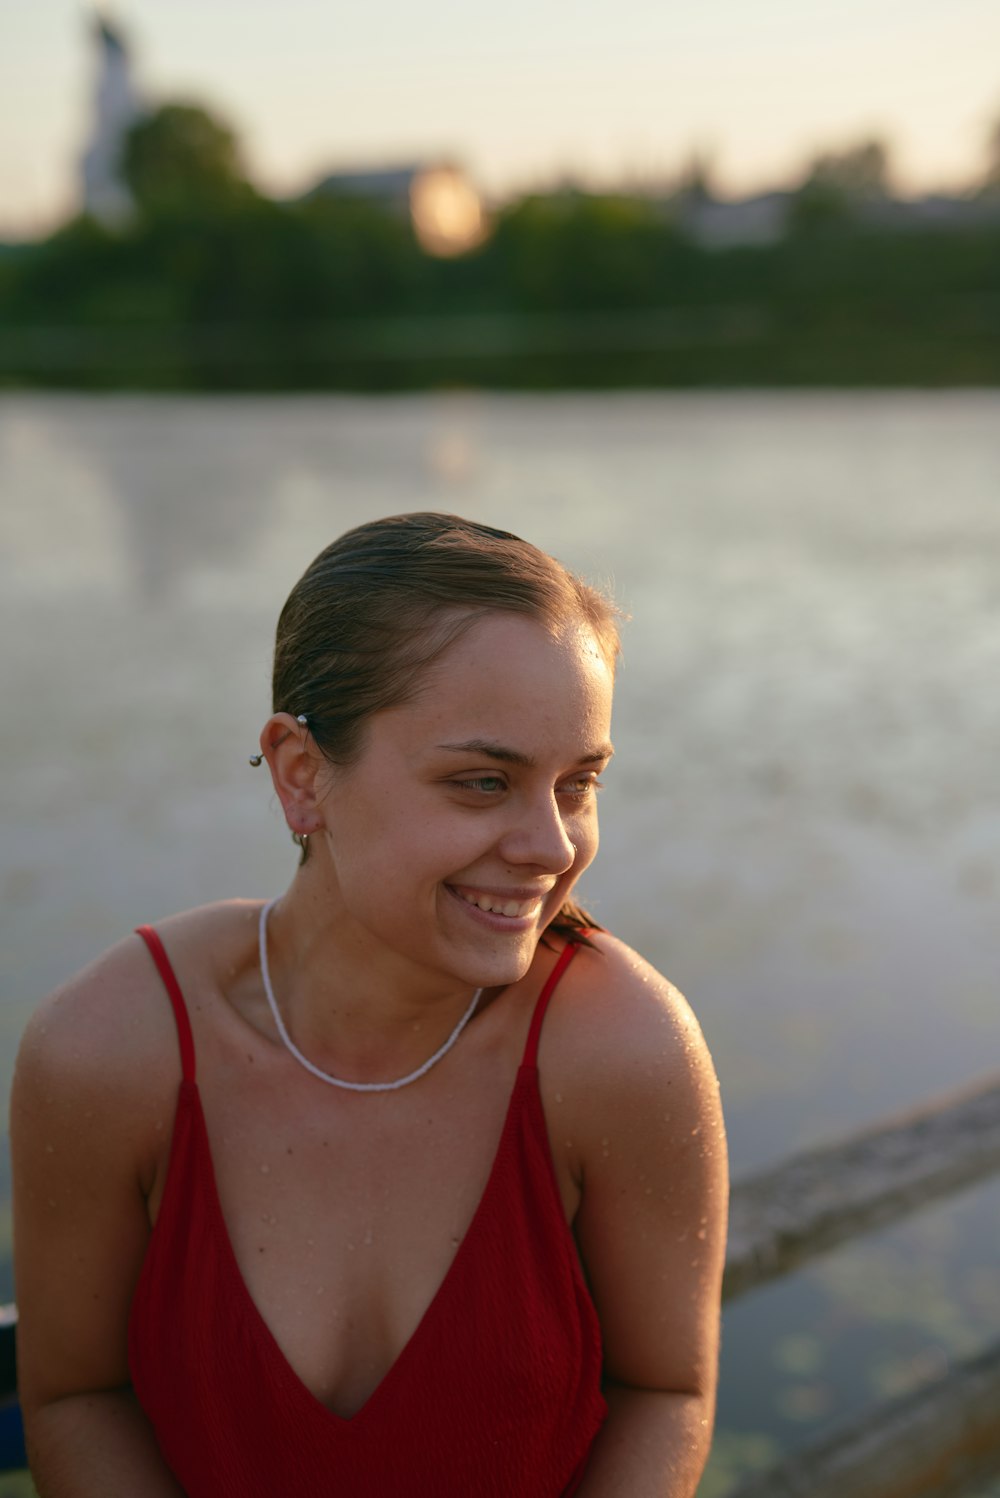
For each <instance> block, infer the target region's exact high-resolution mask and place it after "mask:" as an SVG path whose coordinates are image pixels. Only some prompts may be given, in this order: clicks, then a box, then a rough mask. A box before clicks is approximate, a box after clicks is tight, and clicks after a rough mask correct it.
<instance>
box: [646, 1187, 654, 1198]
mask: <svg viewBox="0 0 1000 1498" xmlns="http://www.w3.org/2000/svg"><path fill="white" fill-rule="evenodd" d="M652 1194H653V1188H652V1186H647V1187H646V1195H647V1196H652Z"/></svg>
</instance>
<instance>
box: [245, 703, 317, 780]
mask: <svg viewBox="0 0 1000 1498" xmlns="http://www.w3.org/2000/svg"><path fill="white" fill-rule="evenodd" d="M295 721H296V723H301V725H302V727H303V728H308V726H309V719H308V718H307V717H306V715H305V713H299V715H298V717H297V718H296V719H295ZM285 737H286V738H287V737H288V735H287V734H286V735H285ZM263 758H264V756H263V754H251V756H250V763H251V764H252V765H253V767H254V769H255V770H256V768H257V766H258V765H259V764H260V763H261V761H262V760H263Z"/></svg>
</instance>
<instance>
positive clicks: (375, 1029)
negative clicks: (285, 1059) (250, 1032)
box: [266, 869, 475, 1082]
mask: <svg viewBox="0 0 1000 1498" xmlns="http://www.w3.org/2000/svg"><path fill="white" fill-rule="evenodd" d="M305 873H306V870H304V869H300V870H299V872H298V873H297V875H296V878H295V880H294V881H293V884H292V886H291V888H290V890H289V891H288V892H287V893H286V894H285V895H284V896H282V897H281V899H280V900H279V901H277V902H275V904H274V905H273V906H272V908H271V910H270V912H269V915H268V918H267V923H266V943H267V945H266V955H267V963H268V969H269V974H270V981H271V987H272V992H273V995H274V999H275V1002H276V1005H277V1008H278V1012H279V1014H280V1016H281V1019H282V1021H283V1023H284V1026H285V1029H286V1031H287V1034H288V1038H289V1039H290V1040H291V1042H292V1044H293V1046H294V1047H295V1048H297V1049H298V1050H299V1051H301V1052H302V1053H303V1055H305V1056H306V1057H308V1059H309V1060H310V1061H311V1062H312V1063H313V1065H315V1066H316V1067H318V1068H319V1069H320V1070H322V1071H325V1072H329V1073H331V1074H333V1075H335V1076H337V1077H341V1078H342V1079H344V1080H347V1081H354V1082H372V1081H378V1082H381V1081H387V1080H393V1079H395V1078H397V1077H400V1076H405V1075H408V1074H409V1073H410V1072H411V1071H413V1070H415V1069H416V1068H418V1067H420V1066H421V1065H423V1064H424V1063H425V1062H426V1061H427V1060H428V1058H429V1057H431V1056H433V1055H434V1054H435V1052H436V1051H437V1050H438V1049H439V1047H440V1046H441V1045H442V1044H443V1043H444V1042H446V1041H447V1040H448V1038H449V1036H450V1035H451V1033H452V1031H453V1029H454V1027H455V1026H456V1024H457V1023H458V1022H459V1020H460V1019H461V1018H462V1016H463V1015H464V1014H465V1013H466V1011H467V1010H468V1009H469V1005H470V1001H471V999H472V997H473V994H474V992H475V989H474V987H473V986H472V985H470V984H468V983H463V982H462V981H461V980H456V979H455V978H454V977H453V976H450V975H447V974H441V973H433V972H428V971H427V970H425V969H422V968H420V967H418V966H416V965H415V964H414V963H412V962H411V961H410V960H409V959H408V958H406V957H405V956H403V955H402V954H400V953H397V952H395V951H393V950H392V949H390V948H387V947H385V946H384V944H382V943H379V942H377V941H375V940H374V939H372V938H371V935H370V933H366V932H359V931H358V930H357V929H356V928H355V923H353V922H352V921H351V919H350V917H349V915H347V913H346V911H344V910H343V909H340V908H338V901H337V900H336V899H329V898H327V897H325V893H321V892H320V891H318V890H317V889H316V888H315V887H313V886H314V881H307V880H306V879H304V878H303V875H304V874H305ZM366 938H367V939H366Z"/></svg>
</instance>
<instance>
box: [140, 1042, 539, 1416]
mask: <svg viewBox="0 0 1000 1498" xmlns="http://www.w3.org/2000/svg"><path fill="white" fill-rule="evenodd" d="M537 1080H538V1071H537V1068H536V1067H535V1066H529V1065H526V1064H525V1063H524V1062H523V1061H522V1063H521V1064H520V1065H519V1067H518V1069H517V1074H516V1076H515V1078H514V1085H513V1087H512V1088H511V1093H510V1098H509V1100H508V1103H507V1111H506V1113H505V1114H504V1120H503V1125H502V1127H501V1129H500V1134H499V1137H498V1139H497V1144H496V1149H495V1150H494V1153H493V1159H492V1161H491V1164H490V1169H489V1174H488V1176H487V1178H486V1184H485V1186H484V1187H483V1190H482V1195H481V1196H480V1198H479V1201H478V1203H477V1205H476V1209H475V1211H474V1212H473V1214H472V1217H471V1218H470V1220H469V1225H468V1227H467V1228H466V1230H465V1233H464V1234H463V1236H462V1241H461V1243H460V1244H459V1245H458V1248H457V1249H456V1250H455V1252H454V1254H453V1255H452V1258H451V1262H450V1264H449V1265H448V1267H447V1269H446V1270H445V1272H444V1276H443V1278H442V1279H441V1281H440V1283H439V1284H438V1286H437V1289H436V1290H435V1291H434V1293H433V1295H432V1296H431V1298H430V1300H429V1302H428V1303H427V1305H426V1307H425V1308H424V1310H423V1312H422V1313H421V1315H420V1318H419V1320H418V1321H417V1324H416V1326H415V1327H414V1328H413V1331H412V1332H411V1333H410V1335H409V1337H408V1338H407V1340H406V1341H405V1342H404V1344H403V1346H402V1347H401V1348H400V1350H399V1352H398V1353H397V1354H396V1357H395V1358H394V1359H393V1361H392V1362H391V1363H390V1365H389V1367H388V1368H387V1369H386V1371H385V1372H384V1373H383V1374H382V1377H381V1378H380V1379H379V1381H378V1383H377V1384H376V1385H375V1387H374V1388H373V1389H372V1391H371V1393H370V1394H369V1395H368V1397H367V1398H366V1399H365V1400H364V1402H363V1403H362V1404H361V1405H359V1406H358V1408H357V1409H356V1410H355V1411H354V1413H353V1415H340V1414H338V1413H337V1411H336V1410H333V1409H331V1408H330V1407H329V1405H326V1404H324V1403H323V1401H322V1400H321V1399H320V1398H319V1397H318V1396H317V1395H316V1394H314V1393H313V1391H312V1390H311V1389H310V1388H309V1386H308V1384H306V1383H305V1382H304V1381H303V1379H302V1378H301V1376H300V1375H299V1374H298V1373H297V1372H296V1371H295V1369H294V1368H293V1367H292V1364H291V1363H290V1362H289V1360H288V1357H287V1356H286V1354H285V1352H284V1350H283V1348H282V1347H281V1344H280V1343H279V1342H278V1339H277V1337H276V1336H275V1335H274V1332H272V1330H271V1328H270V1327H269V1326H268V1324H267V1322H266V1321H265V1319H264V1316H263V1313H262V1312H261V1310H260V1308H259V1307H258V1305H257V1302H256V1301H255V1300H254V1298H253V1296H252V1295H251V1294H250V1288H249V1286H248V1285H247V1282H246V1279H245V1278H244V1275H243V1270H242V1269H241V1267H240V1262H239V1259H238V1258H237V1257H236V1250H235V1248H234V1247H233V1241H232V1238H231V1237H230V1233H229V1225H228V1223H227V1222H226V1217H225V1213H224V1212H223V1210H222V1198H221V1197H220V1195H219V1186H218V1180H217V1178H216V1174H215V1161H214V1159H213V1157H212V1146H211V1141H210V1140H209V1137H208V1125H207V1123H206V1121H205V1113H204V1109H203V1108H202V1103H201V1093H200V1092H199V1090H198V1084H197V1082H195V1081H190V1080H185V1081H183V1082H182V1083H181V1094H182V1096H184V1095H185V1094H186V1096H187V1098H188V1099H189V1101H190V1104H191V1106H192V1107H193V1110H194V1115H195V1119H196V1123H197V1127H198V1129H199V1130H200V1133H201V1137H202V1143H203V1145H204V1150H205V1156H206V1159H207V1162H208V1172H207V1177H208V1185H209V1188H210V1190H209V1196H210V1204H211V1209H212V1211H213V1213H214V1216H215V1219H216V1227H217V1230H218V1238H219V1242H220V1244H221V1245H222V1248H223V1252H224V1254H225V1256H226V1258H227V1259H228V1261H229V1267H230V1269H231V1279H232V1281H233V1283H234V1284H235V1285H236V1287H237V1289H236V1293H237V1295H238V1296H239V1297H240V1299H241V1300H242V1301H243V1302H244V1305H245V1308H246V1311H247V1314H248V1318H249V1324H250V1325H251V1326H253V1327H254V1328H255V1329H256V1335H257V1338H258V1340H261V1339H262V1340H263V1342H264V1344H265V1346H267V1347H268V1349H269V1351H270V1353H271V1358H272V1365H273V1366H274V1367H275V1368H277V1369H280V1371H281V1376H282V1377H283V1378H284V1379H285V1381H286V1382H287V1383H288V1384H290V1385H291V1386H292V1387H293V1388H294V1389H295V1390H296V1391H297V1392H298V1393H299V1395H300V1397H305V1398H306V1399H307V1400H308V1401H309V1402H310V1403H311V1404H313V1405H315V1407H316V1409H317V1410H319V1411H320V1412H321V1413H322V1414H323V1415H324V1416H326V1417H327V1418H328V1419H329V1420H331V1421H333V1422H334V1424H336V1425H337V1426H340V1427H343V1428H347V1427H354V1428H357V1427H358V1425H359V1424H360V1423H361V1422H362V1421H363V1420H364V1419H365V1418H366V1417H367V1415H368V1412H369V1411H370V1410H371V1408H372V1406H373V1405H375V1404H381V1403H382V1402H383V1399H384V1397H385V1390H386V1388H387V1386H389V1385H390V1384H393V1383H395V1382H396V1381H397V1378H398V1370H399V1369H400V1367H401V1366H402V1365H403V1364H404V1363H405V1362H409V1361H412V1357H413V1355H414V1353H413V1349H414V1347H415V1345H416V1344H418V1343H419V1342H421V1341H423V1340H424V1338H425V1336H426V1335H427V1326H428V1323H429V1322H430V1321H431V1320H432V1319H433V1316H434V1312H435V1310H436V1309H437V1308H438V1307H439V1306H440V1304H441V1302H442V1300H444V1299H445V1297H446V1295H447V1294H448V1292H449V1289H450V1286H451V1285H452V1284H453V1283H454V1280H455V1277H456V1272H457V1269H458V1265H459V1263H460V1262H461V1261H463V1260H464V1259H465V1258H466V1257H467V1255H468V1251H469V1244H470V1242H472V1241H473V1239H475V1238H476V1237H478V1236H479V1232H480V1231H481V1223H482V1220H483V1218H484V1216H485V1215H486V1210H487V1208H488V1206H489V1203H490V1199H491V1198H492V1196H493V1195H494V1194H495V1190H496V1181H497V1177H498V1175H499V1173H500V1165H501V1162H502V1160H503V1157H504V1155H505V1148H504V1147H505V1145H506V1143H507V1136H508V1134H509V1133H511V1132H512V1129H513V1120H514V1117H515V1103H516V1102H517V1101H518V1098H519V1096H520V1093H521V1091H522V1088H523V1087H525V1086H528V1085H532V1084H533V1085H535V1086H536V1087H537ZM172 1155H173V1150H172V1149H171V1157H172ZM160 1216H162V1205H161V1213H160ZM159 1220H160V1217H159V1216H158V1217H157V1223H159ZM154 1232H155V1228H154Z"/></svg>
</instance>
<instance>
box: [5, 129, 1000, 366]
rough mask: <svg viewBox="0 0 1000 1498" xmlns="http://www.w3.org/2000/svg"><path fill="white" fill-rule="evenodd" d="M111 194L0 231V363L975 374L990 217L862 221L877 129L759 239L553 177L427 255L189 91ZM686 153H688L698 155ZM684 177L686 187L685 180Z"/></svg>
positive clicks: (983, 324)
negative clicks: (690, 230)
mask: <svg viewBox="0 0 1000 1498" xmlns="http://www.w3.org/2000/svg"><path fill="white" fill-rule="evenodd" d="M126 166H127V173H128V180H129V184H130V187H131V191H132V193H133V197H134V200H135V203H136V213H135V214H134V215H133V217H132V219H131V220H130V221H129V222H128V223H127V224H125V225H124V226H121V227H119V228H117V229H109V228H105V227H103V226H102V225H100V224H98V223H96V222H94V221H93V220H91V219H88V218H86V217H82V218H78V219H75V220H74V221H73V222H71V223H69V224H67V225H65V226H64V227H63V228H62V229H61V230H59V232H58V233H56V234H54V235H52V236H51V238H49V239H48V240H46V241H45V242H43V243H41V244H38V245H35V246H25V247H19V249H18V251H17V253H5V254H3V255H0V325H5V327H6V330H7V336H6V338H5V339H4V340H3V343H2V344H0V381H2V382H4V383H7V384H10V383H16V382H18V381H20V382H25V381H28V382H35V383H40V384H46V383H48V384H71V385H85V386H86V385H91V386H96V387H98V388H108V387H114V388H130V387H133V386H134V387H139V388H173V389H303V388H340V389H390V388H397V389H409V388H423V387H426V386H427V385H435V384H456V383H459V384H477V383H486V384H492V385H496V386H507V387H517V388H530V389H543V388H557V387H567V386H569V387H583V388H589V387H594V388H606V387H611V386H616V385H668V386H670V385H705V384H725V385H756V384H771V385H794V384H816V383H825V384H862V385H864V384H879V383H882V384H886V383H892V384H913V383H916V384H939V383H948V382H951V381H961V382H970V383H971V382H975V383H995V382H1000V228H996V227H994V228H989V227H986V226H983V225H981V224H980V225H978V226H977V225H975V224H969V225H967V226H964V227H961V228H953V229H951V230H949V231H948V232H938V233H930V232H920V233H916V232H913V231H909V232H897V233H889V232H887V231H882V230H880V231H876V230H874V229H873V228H871V227H870V226H868V224H867V222H866V219H865V216H864V214H863V213H862V212H861V211H860V210H861V209H862V208H863V207H864V206H865V205H866V204H871V203H873V202H875V201H877V200H879V199H880V198H881V197H883V196H884V194H885V191H886V180H887V174H888V162H887V156H886V153H885V151H884V150H883V148H882V147H880V146H879V145H878V144H877V143H873V142H868V143H865V144H864V145H862V146H860V147H858V148H856V149H854V150H852V151H848V152H845V153H841V154H840V155H839V156H827V157H823V158H820V159H819V160H818V161H817V162H815V163H814V165H813V169H812V171H811V173H810V175H809V178H808V179H807V181H806V182H805V183H804V184H803V186H802V188H801V190H800V191H799V192H798V194H797V195H796V196H795V198H794V200H793V206H792V214H791V220H790V225H789V231H788V233H787V234H786V236H785V238H784V239H783V240H782V241H781V242H780V243H778V244H774V245H768V246H736V247H733V248H730V249H723V250H720V249H708V248H704V247H702V246H701V245H699V244H698V243H697V242H695V241H694V240H693V239H692V238H691V237H690V236H689V235H688V234H687V233H686V232H685V230H684V228H683V223H684V217H683V215H684V206H685V202H686V201H687V200H688V199H689V198H690V194H691V193H692V192H693V191H694V185H693V179H692V183H689V184H688V187H687V189H686V192H687V194H688V198H687V199H686V198H685V196H684V194H681V195H680V196H679V197H678V198H677V199H675V200H674V201H673V202H672V203H654V202H652V201H649V200H646V199H643V198H640V197H628V196H624V195H620V194H619V195H610V194H606V195H596V194H586V193H583V192H575V191H573V192H566V191H563V192H558V193H555V194H552V195H550V196H543V195H535V196H532V197H529V198H525V199H523V200H521V201H520V202H516V203H513V204H511V205H510V206H509V207H507V208H506V209H504V210H502V211H500V212H499V213H498V214H497V215H496V216H495V219H494V223H493V226H492V233H491V234H490V236H489V237H488V238H487V239H486V241H485V242H484V243H483V244H481V245H480V246H479V247H478V248H476V249H475V250H473V251H472V252H470V253H468V254H466V255H463V256H459V257H457V258H455V259H447V260H445V259H435V258H434V257H432V256H430V255H428V254H426V253H425V252H424V251H423V250H422V249H421V247H420V245H419V243H418V242H417V240H416V238H415V235H414V233H413V230H412V227H411V225H410V222H409V220H408V218H407V216H406V214H405V212H403V211H401V210H399V209H398V208H394V207H393V206H391V205H389V204H384V203H380V202H378V201H373V200H371V199H366V198H364V197H360V196H352V195H350V194H348V193H343V194H341V195H339V196H332V195H328V194H317V195H315V196H313V197H311V198H309V199H308V200H304V201H301V202H298V203H277V202H272V201H270V200H268V199H266V198H263V197H261V196H260V195H259V194H257V193H256V192H254V190H253V189H252V188H251V187H249V186H248V184H247V183H246V181H245V179H244V177H243V175H242V171H241V168H240V165H239V154H238V150H237V146H236V142H235V139H234V137H233V135H232V132H231V131H229V130H228V129H227V128H226V127H225V126H224V125H223V124H221V123H220V122H219V121H217V120H215V119H214V118H213V117H212V116H211V115H209V114H208V113H207V112H206V111H204V110H201V109H199V108H196V107H195V106H193V105H179V104H173V105H167V106H165V107H164V108H163V109H161V110H159V111H158V112H157V113H156V114H155V115H153V116H151V117H150V118H149V119H147V120H145V121H142V122H141V123H140V124H138V125H137V126H136V127H135V129H134V130H133V131H132V133H131V135H130V137H129V141H128V147H127V152H126ZM703 176H704V174H703V173H702V178H703ZM702 178H699V181H700V182H701V187H700V189H699V190H700V191H701V193H702V196H705V195H707V194H708V193H709V191H710V190H709V188H708V186H707V185H706V183H705V181H703V180H702Z"/></svg>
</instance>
